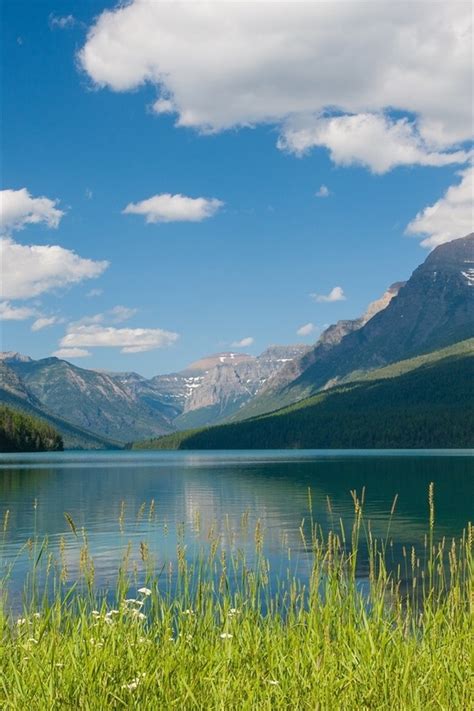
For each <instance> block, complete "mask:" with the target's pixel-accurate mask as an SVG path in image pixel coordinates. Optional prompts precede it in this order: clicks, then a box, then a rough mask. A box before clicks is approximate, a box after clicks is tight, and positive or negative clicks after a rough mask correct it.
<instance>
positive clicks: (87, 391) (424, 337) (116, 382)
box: [0, 234, 474, 448]
mask: <svg viewBox="0 0 474 711" xmlns="http://www.w3.org/2000/svg"><path fill="white" fill-rule="evenodd" d="M473 337H474V235H473V234H471V235H468V236H467V237H465V238H463V239H458V240H454V241H452V242H448V243H446V244H443V245H441V246H439V247H437V248H436V249H435V250H433V252H431V253H430V254H429V256H428V257H427V259H426V260H425V262H424V263H423V264H421V265H420V266H419V267H418V268H417V269H416V270H415V271H414V273H413V274H412V276H411V277H410V279H409V280H408V281H407V282H406V283H405V282H397V283H395V284H393V285H392V286H391V287H389V288H388V290H387V291H386V292H385V294H383V295H382V297H381V298H380V299H378V300H376V301H374V302H373V303H372V304H370V305H369V307H368V309H367V311H366V312H365V313H364V314H363V315H362V316H361V317H360V318H357V319H353V320H344V321H339V322H338V323H336V324H334V325H331V326H330V327H329V328H327V329H326V330H325V331H324V332H323V333H322V334H321V336H320V338H319V339H318V340H317V342H316V343H315V344H313V345H312V346H305V345H301V344H296V345H288V346H287V345H283V346H278V345H277V346H271V347H269V348H267V349H266V350H265V351H264V352H263V353H261V354H260V355H259V356H251V355H247V354H244V353H234V352H225V353H217V354H214V355H210V356H206V357H204V358H202V359H201V360H199V361H196V362H194V363H192V364H191V365H189V366H188V367H187V368H186V369H184V370H182V371H180V372H176V373H170V374H165V375H156V376H155V377H152V378H145V377H143V376H141V375H139V374H138V373H135V372H122V373H115V372H100V371H96V370H88V369H84V368H80V367H78V366H76V365H73V364H71V363H69V362H67V361H64V360H60V359H58V358H54V357H51V358H44V359H41V360H32V359H31V358H29V357H28V356H26V355H22V354H19V353H3V354H1V356H0V402H2V403H4V404H7V405H9V406H12V407H15V408H17V409H20V410H23V411H24V412H26V413H28V414H30V415H34V416H42V417H43V418H44V419H46V420H47V421H48V422H49V424H51V425H53V426H55V427H56V428H57V429H58V431H59V432H60V433H61V435H62V436H63V439H64V444H65V447H69V448H109V447H120V446H124V445H126V444H128V443H131V442H133V441H141V440H152V441H155V440H156V438H159V437H162V436H164V435H171V434H172V433H174V432H176V431H182V430H189V429H193V430H196V429H200V428H209V427H211V426H213V425H219V424H221V423H232V422H239V421H241V420H246V419H248V418H256V417H260V416H262V415H265V414H267V413H270V412H272V411H275V410H281V411H282V412H283V411H284V410H282V408H288V407H290V408H291V407H292V406H293V405H294V404H295V403H298V402H303V401H305V402H309V401H307V398H311V397H313V396H315V395H317V394H318V393H320V392H325V391H328V392H331V393H332V395H331V398H333V399H332V400H331V398H329V400H328V401H329V402H335V401H336V400H335V399H334V398H335V394H337V393H342V392H346V391H344V390H340V389H339V390H338V388H341V386H343V385H344V384H347V383H353V382H360V381H362V380H364V378H366V377H370V374H371V373H375V372H382V371H381V369H382V370H383V368H386V367H387V366H390V364H397V363H403V362H410V363H413V362H415V363H416V362H417V361H416V358H417V357H419V356H423V355H426V354H438V355H433V356H432V359H431V365H430V368H431V370H429V369H426V368H427V366H426V368H425V370H424V371H423V379H422V381H423V383H424V386H423V387H428V385H429V382H430V377H431V376H430V373H431V374H432V377H433V388H434V389H432V399H433V403H434V402H435V401H436V398H437V397H438V395H439V392H438V391H435V390H436V388H435V383H438V384H439V383H441V380H440V378H441V373H443V372H444V370H443V369H444V368H445V367H446V362H445V359H446V358H447V357H448V356H446V350H445V349H446V348H448V349H449V348H450V347H452V346H455V347H456V348H458V350H457V351H455V352H453V353H450V356H449V357H450V358H451V359H452V360H451V361H450V362H451V366H452V368H454V369H456V368H459V369H460V372H461V369H464V370H463V372H465V373H467V372H468V369H469V367H470V363H471V361H470V360H469V355H470V350H472V343H473V342H472V341H471V340H470V339H472V338H473ZM439 354H441V356H439ZM443 354H444V355H443ZM413 359H415V360H413ZM441 361H443V363H441ZM435 362H436V363H437V365H436V366H435V365H434V363H435ZM425 365H426V364H425ZM466 369H467V370H466ZM396 370H397V368H395V371H396ZM402 370H403V367H402ZM395 371H394V372H395ZM402 376H403V377H404V378H405V380H403V381H400V382H399V385H400V387H402V385H403V383H406V382H409V378H408V380H406V377H407V376H406V375H405V374H403V373H402V374H400V373H397V377H402ZM410 377H414V376H410ZM443 377H444V376H443ZM422 381H421V380H418V381H417V382H418V385H419V384H420V382H422ZM367 387H368V386H367ZM385 387H386V386H385V385H384V386H383V388H385ZM453 387H454V386H453ZM456 387H457V386H456ZM455 390H456V388H454V390H453V392H454V391H455ZM465 391H466V392H467V393H468V394H472V386H471V385H470V383H468V382H466V384H465ZM357 392H358V393H359V395H360V394H361V393H362V392H363V388H362V389H361V388H358V390H357ZM384 392H385V391H384ZM394 393H395V391H393V392H392V394H390V392H388V391H387V392H386V393H385V396H386V397H387V398H389V399H393V397H394ZM345 397H346V399H347V394H346V395H345ZM336 399H337V401H338V402H343V401H344V399H343V398H342V399H341V398H340V397H338V398H336ZM422 400H423V403H424V405H423V407H429V398H428V400H426V399H423V398H422ZM349 402H352V403H353V401H352V400H350V398H349V400H347V406H348V407H349ZM361 402H362V401H361ZM310 404H311V403H310ZM314 404H315V403H312V405H314ZM352 406H355V405H354V403H353V405H351V407H352ZM361 406H362V405H361ZM325 407H327V405H325ZM400 407H402V404H400ZM322 411H323V410H321V408H320V410H319V411H318V412H320V413H321V412H322ZM312 412H313V414H314V413H315V412H316V411H315V410H314V409H313V410H312ZM318 416H319V415H318ZM164 441H165V442H166V440H164ZM169 441H171V440H169ZM180 441H181V440H180ZM182 441H184V440H182ZM308 442H309V440H308V441H306V440H305V445H304V446H308ZM232 446H234V445H232ZM273 446H278V442H277V441H275V443H274V445H273ZM281 446H285V445H284V444H283V442H282V443H281ZM287 446H298V443H295V442H293V444H290V443H288V445H287ZM302 446H303V445H302Z"/></svg>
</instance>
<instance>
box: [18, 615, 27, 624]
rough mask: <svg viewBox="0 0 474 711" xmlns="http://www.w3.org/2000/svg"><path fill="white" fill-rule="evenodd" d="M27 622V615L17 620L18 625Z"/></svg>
mask: <svg viewBox="0 0 474 711" xmlns="http://www.w3.org/2000/svg"><path fill="white" fill-rule="evenodd" d="M26 622H27V619H26V617H19V618H18V619H17V621H16V623H17V625H24V624H26Z"/></svg>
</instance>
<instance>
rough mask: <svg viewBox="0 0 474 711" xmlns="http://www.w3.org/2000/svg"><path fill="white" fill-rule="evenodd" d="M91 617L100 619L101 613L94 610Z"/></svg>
mask: <svg viewBox="0 0 474 711" xmlns="http://www.w3.org/2000/svg"><path fill="white" fill-rule="evenodd" d="M91 615H92V617H100V612H99V610H92V612H91Z"/></svg>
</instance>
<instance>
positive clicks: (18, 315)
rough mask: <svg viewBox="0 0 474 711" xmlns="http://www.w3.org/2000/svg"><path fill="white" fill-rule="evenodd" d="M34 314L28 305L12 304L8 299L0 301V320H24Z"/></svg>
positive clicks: (34, 311)
mask: <svg viewBox="0 0 474 711" xmlns="http://www.w3.org/2000/svg"><path fill="white" fill-rule="evenodd" d="M35 315H36V310H35V309H31V308H29V307H28V306H13V305H12V304H10V302H9V301H0V321H24V320H25V319H27V318H32V317H33V316H35Z"/></svg>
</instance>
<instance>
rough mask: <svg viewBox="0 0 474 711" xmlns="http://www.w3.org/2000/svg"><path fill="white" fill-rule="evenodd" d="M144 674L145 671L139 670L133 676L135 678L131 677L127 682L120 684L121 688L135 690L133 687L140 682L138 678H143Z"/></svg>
mask: <svg viewBox="0 0 474 711" xmlns="http://www.w3.org/2000/svg"><path fill="white" fill-rule="evenodd" d="M144 676H146V674H145V672H141V673H140V674H139V675H138V676H137V677H135V679H132V681H131V682H130V683H129V684H122V689H128V691H135V689H136V688H137V686H138V685H139V683H140V679H143V677H144Z"/></svg>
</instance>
